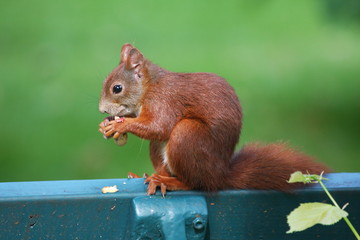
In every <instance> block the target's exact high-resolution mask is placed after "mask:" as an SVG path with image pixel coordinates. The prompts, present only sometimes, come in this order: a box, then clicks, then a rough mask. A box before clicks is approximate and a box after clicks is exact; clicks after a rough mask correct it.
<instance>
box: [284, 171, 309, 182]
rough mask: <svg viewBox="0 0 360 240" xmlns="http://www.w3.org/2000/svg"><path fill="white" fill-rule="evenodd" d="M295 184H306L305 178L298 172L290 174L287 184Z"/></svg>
mask: <svg viewBox="0 0 360 240" xmlns="http://www.w3.org/2000/svg"><path fill="white" fill-rule="evenodd" d="M297 182H302V183H306V177H305V176H304V174H302V172H300V171H297V172H294V173H292V174H291V175H290V179H289V181H288V183H297Z"/></svg>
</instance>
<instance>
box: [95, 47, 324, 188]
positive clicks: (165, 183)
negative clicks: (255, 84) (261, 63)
mask: <svg viewBox="0 0 360 240" xmlns="http://www.w3.org/2000/svg"><path fill="white" fill-rule="evenodd" d="M99 110H100V112H101V113H107V114H109V115H110V116H111V117H109V118H106V119H105V120H104V121H103V122H101V123H100V125H99V126H100V129H99V131H100V132H101V133H103V134H104V136H105V137H106V138H111V137H112V138H114V139H115V140H117V141H118V144H119V145H123V144H124V143H126V139H127V137H126V136H127V135H126V133H132V134H134V135H136V136H138V137H140V138H143V139H147V140H150V157H151V161H152V164H153V166H154V168H155V170H156V173H155V174H153V175H151V176H149V177H147V178H146V180H145V182H147V183H149V186H148V192H147V193H148V194H155V192H156V188H157V187H160V188H161V192H162V194H163V195H164V194H165V193H166V190H192V189H194V190H203V191H209V192H211V191H217V190H222V189H273V190H280V191H291V190H292V189H293V188H294V187H295V186H297V185H294V184H289V183H287V181H286V180H287V179H289V177H290V175H291V173H293V172H295V171H302V172H307V171H308V172H309V173H313V174H319V173H321V172H322V171H325V172H327V171H329V169H328V168H327V167H326V166H325V165H323V164H321V163H317V162H315V161H314V160H313V159H312V158H311V157H309V156H307V155H305V154H303V153H301V152H298V151H297V150H294V149H291V148H289V147H288V146H287V145H286V144H284V143H275V144H269V145H262V144H257V143H255V144H254V143H253V144H248V145H245V146H244V147H243V148H242V149H241V150H240V151H239V152H237V153H234V150H235V146H236V144H237V143H238V141H239V136H240V131H241V126H242V111H241V106H240V103H239V100H238V97H237V95H236V93H235V91H234V89H233V88H232V87H231V86H230V85H229V84H228V83H227V81H226V80H225V79H223V78H221V77H219V76H218V75H216V74H212V73H175V72H170V71H168V70H165V69H163V68H161V67H159V66H157V65H155V64H153V63H152V62H150V61H149V60H147V59H146V58H145V57H144V56H143V54H142V53H141V52H140V51H139V50H138V49H136V48H135V47H133V46H132V45H131V44H125V45H123V47H122V49H121V61H120V64H119V65H118V66H117V67H116V68H115V69H114V70H113V71H112V72H111V73H110V74H109V75H108V77H107V78H106V79H105V81H104V83H103V88H102V92H101V98H100V104H99ZM115 116H117V117H121V118H120V121H119V118H118V119H114V117H115ZM130 176H131V177H138V176H137V175H136V174H130Z"/></svg>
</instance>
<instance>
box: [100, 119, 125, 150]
mask: <svg viewBox="0 0 360 240" xmlns="http://www.w3.org/2000/svg"><path fill="white" fill-rule="evenodd" d="M124 120H125V118H124V117H107V118H105V120H104V121H102V122H101V123H100V124H99V127H100V128H99V132H101V133H102V134H103V135H104V138H105V139H108V138H111V137H112V138H114V140H115V143H116V144H117V145H119V146H122V145H125V144H126V142H127V133H121V132H119V128H120V127H121V125H120V124H121V123H123V122H124Z"/></svg>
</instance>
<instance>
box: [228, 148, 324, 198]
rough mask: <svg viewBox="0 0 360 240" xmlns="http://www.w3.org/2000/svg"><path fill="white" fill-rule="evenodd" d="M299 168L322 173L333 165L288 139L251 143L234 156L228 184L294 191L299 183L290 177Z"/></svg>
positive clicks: (237, 186) (246, 187)
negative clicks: (294, 146) (299, 150)
mask: <svg viewBox="0 0 360 240" xmlns="http://www.w3.org/2000/svg"><path fill="white" fill-rule="evenodd" d="M296 171H301V172H303V173H306V172H309V173H311V174H320V173H321V172H322V171H324V172H330V169H329V168H328V167H327V166H325V165H324V164H321V163H317V162H315V161H314V160H313V158H311V157H309V156H307V155H305V154H303V153H301V152H298V151H296V150H295V149H291V148H289V147H288V146H287V145H286V144H285V143H276V144H269V145H261V144H258V143H255V144H248V145H246V146H244V147H243V148H242V149H241V150H240V152H238V153H236V154H235V155H234V156H233V158H232V162H231V170H230V176H229V179H228V181H229V183H228V184H229V186H230V188H235V189H274V190H281V191H290V190H292V189H293V188H296V187H298V186H299V185H297V184H290V183H287V181H286V180H288V179H289V177H290V175H291V174H292V173H293V172H296ZM302 185H303V184H302Z"/></svg>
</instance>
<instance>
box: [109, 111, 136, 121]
mask: <svg viewBox="0 0 360 240" xmlns="http://www.w3.org/2000/svg"><path fill="white" fill-rule="evenodd" d="M136 117H137V116H136V114H135V113H132V114H128V115H121V116H120V115H119V116H108V117H106V118H104V120H106V119H107V120H108V121H115V120H116V119H119V118H136Z"/></svg>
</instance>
